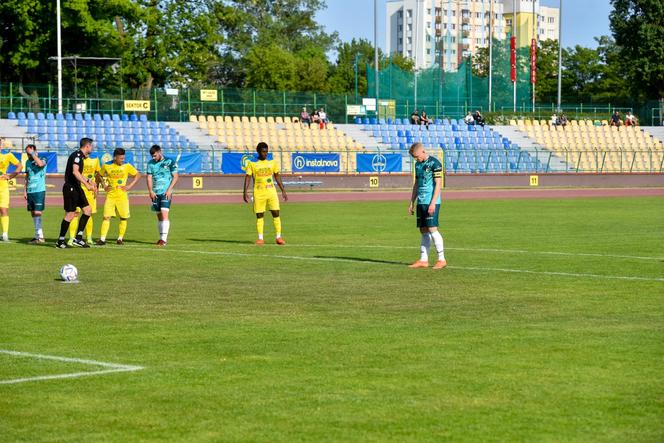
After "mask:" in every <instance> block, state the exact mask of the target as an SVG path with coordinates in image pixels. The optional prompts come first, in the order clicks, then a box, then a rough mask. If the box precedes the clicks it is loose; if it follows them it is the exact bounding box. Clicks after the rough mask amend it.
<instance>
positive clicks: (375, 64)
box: [374, 0, 380, 118]
mask: <svg viewBox="0 0 664 443" xmlns="http://www.w3.org/2000/svg"><path fill="white" fill-rule="evenodd" d="M379 69H380V67H379V66H378V0H374V70H375V73H374V81H375V82H376V118H378V97H380V79H379V78H378V74H379Z"/></svg>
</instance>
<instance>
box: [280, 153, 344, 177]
mask: <svg viewBox="0 0 664 443" xmlns="http://www.w3.org/2000/svg"><path fill="white" fill-rule="evenodd" d="M291 161H292V171H293V172H294V173H295V172H339V171H340V170H341V159H340V156H339V154H315V153H306V154H305V153H300V152H294V153H293V155H292V160H291Z"/></svg>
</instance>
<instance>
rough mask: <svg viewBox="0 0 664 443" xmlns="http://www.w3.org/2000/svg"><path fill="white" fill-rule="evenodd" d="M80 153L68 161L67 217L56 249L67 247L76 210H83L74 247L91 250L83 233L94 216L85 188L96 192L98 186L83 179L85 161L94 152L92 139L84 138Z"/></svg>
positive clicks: (63, 193) (65, 188)
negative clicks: (66, 240)
mask: <svg viewBox="0 0 664 443" xmlns="http://www.w3.org/2000/svg"><path fill="white" fill-rule="evenodd" d="M79 146H80V147H79V149H78V151H76V152H74V153H73V154H71V155H70V156H69V159H67V167H66V168H65V184H64V186H62V197H63V199H64V207H65V217H64V219H63V220H62V224H61V225H60V236H59V237H58V241H57V243H56V244H55V247H56V248H60V249H64V248H66V247H67V243H65V235H66V234H67V230H68V229H69V223H71V221H72V220H73V219H74V218H75V217H76V208H81V210H82V211H83V214H81V219H80V220H79V222H78V232H77V233H76V238H75V239H74V241H73V245H74V246H78V247H79V248H89V247H90V246H88V244H87V243H86V242H85V241H84V240H83V232H84V231H85V225H86V224H87V223H88V219H89V218H90V216H91V215H92V212H91V210H90V204H89V203H88V199H87V198H86V197H85V194H84V193H83V188H81V186H85V187H86V188H87V189H88V191H94V190H95V188H96V184H95V182H94V181H93V180H88V179H87V178H85V177H83V174H82V172H83V160H85V159H86V158H87V157H88V156H89V155H90V153H91V152H92V139H91V138H87V137H86V138H82V139H81V142H80V144H79Z"/></svg>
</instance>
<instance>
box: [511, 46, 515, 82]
mask: <svg viewBox="0 0 664 443" xmlns="http://www.w3.org/2000/svg"><path fill="white" fill-rule="evenodd" d="M510 64H511V66H512V69H511V72H510V78H511V79H512V83H514V82H516V37H512V38H511V39H510Z"/></svg>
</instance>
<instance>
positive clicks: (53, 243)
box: [12, 237, 57, 247]
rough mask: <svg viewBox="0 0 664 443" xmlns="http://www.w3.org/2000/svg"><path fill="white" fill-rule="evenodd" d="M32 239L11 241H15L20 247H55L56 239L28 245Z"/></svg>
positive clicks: (25, 238)
mask: <svg viewBox="0 0 664 443" xmlns="http://www.w3.org/2000/svg"><path fill="white" fill-rule="evenodd" d="M32 239H33V237H23V238H12V240H13V241H16V242H17V243H19V244H22V245H28V246H50V247H53V246H54V245H55V240H57V239H49V238H47V239H46V241H45V242H44V243H34V244H32V243H30V241H31V240H32Z"/></svg>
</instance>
